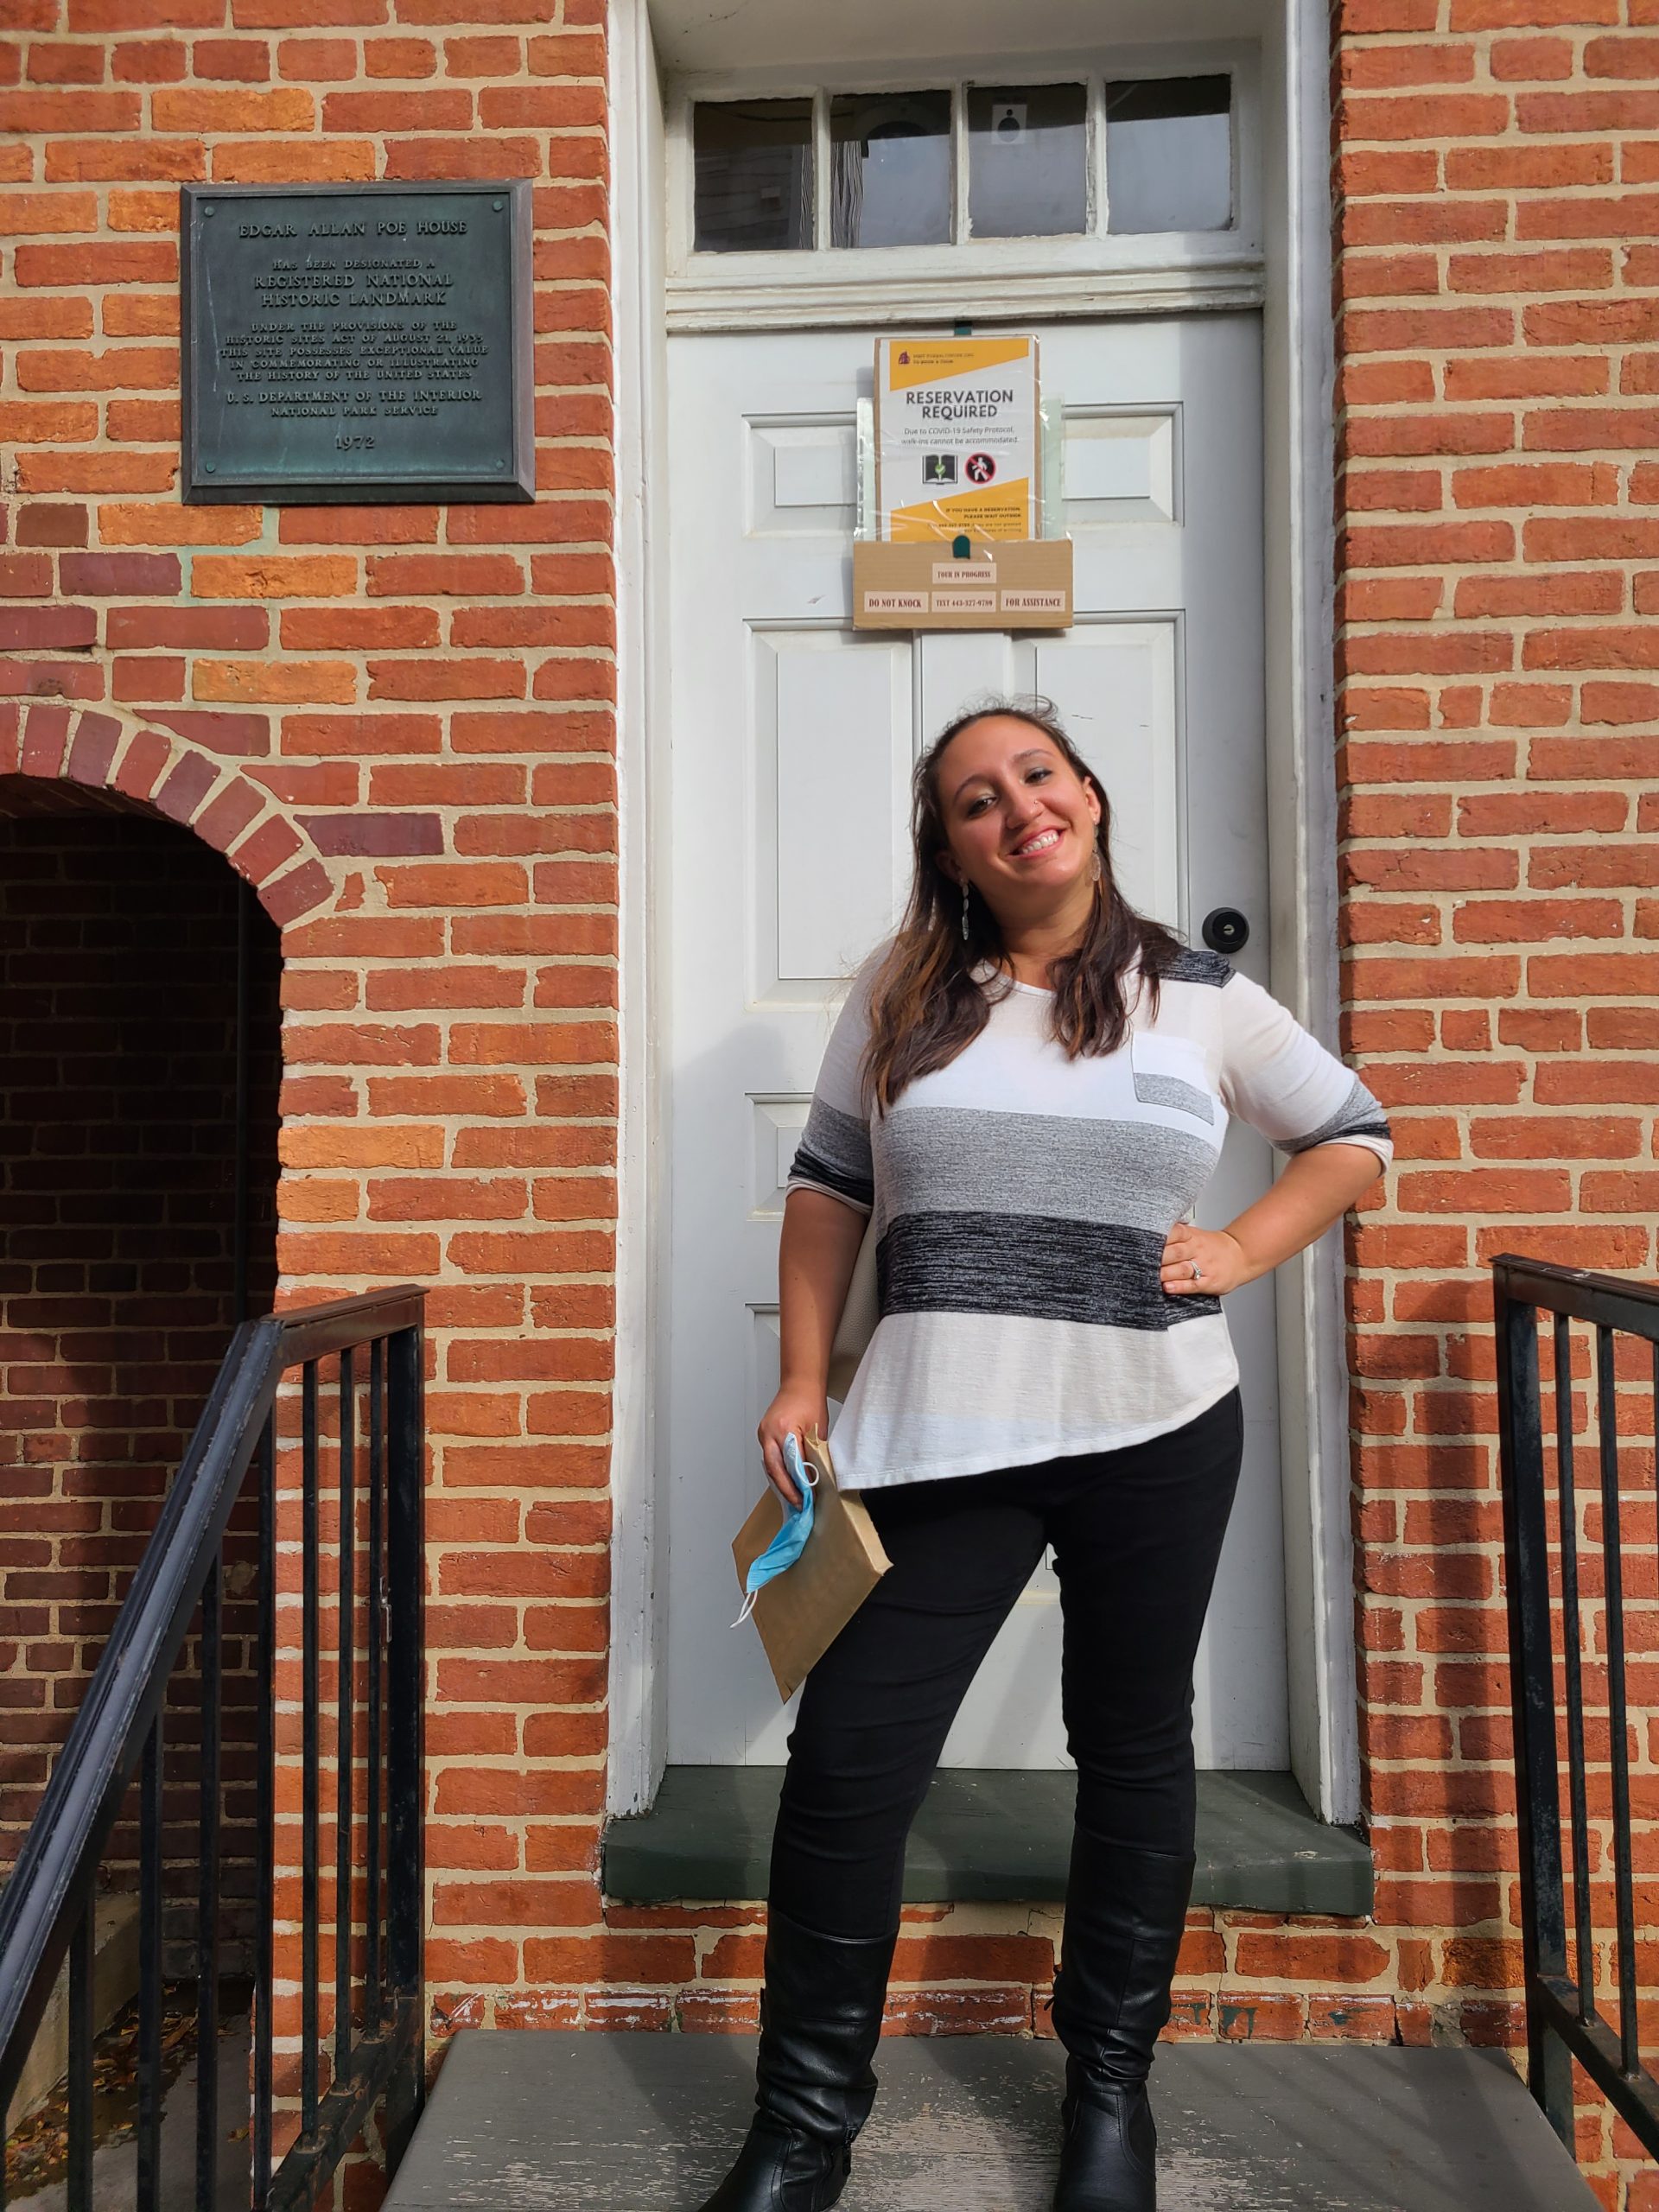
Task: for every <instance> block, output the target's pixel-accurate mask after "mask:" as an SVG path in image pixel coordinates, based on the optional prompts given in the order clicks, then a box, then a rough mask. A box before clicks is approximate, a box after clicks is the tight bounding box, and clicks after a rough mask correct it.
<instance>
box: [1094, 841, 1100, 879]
mask: <svg viewBox="0 0 1659 2212" xmlns="http://www.w3.org/2000/svg"><path fill="white" fill-rule="evenodd" d="M1094 852H1095V869H1094V880H1095V882H1096V883H1098V882H1099V881H1100V846H1099V843H1098V842H1096V845H1095V849H1094Z"/></svg>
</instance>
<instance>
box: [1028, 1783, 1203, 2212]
mask: <svg viewBox="0 0 1659 2212" xmlns="http://www.w3.org/2000/svg"><path fill="white" fill-rule="evenodd" d="M1194 1863H1195V1862H1194V1860H1193V1859H1192V1858H1191V1857H1190V1856H1189V1857H1187V1858H1185V1859H1177V1858H1173V1857H1172V1856H1171V1855H1170V1854H1168V1853H1165V1852H1160V1851H1134V1850H1130V1849H1129V1848H1128V1847H1126V1846H1124V1845H1122V1844H1115V1843H1108V1842H1106V1841H1104V1840H1103V1839H1102V1838H1100V1837H1098V1836H1094V1835H1090V1834H1088V1832H1087V1831H1086V1830H1084V1829H1083V1828H1081V1827H1079V1828H1078V1829H1077V1831H1076V1833H1075V1834H1074V1836H1073V1839H1072V1845H1071V1874H1070V1878H1069V1880H1068V1883H1067V1887H1066V1894H1065V1936H1064V1938H1063V1940H1062V1942H1061V1946H1060V1970H1059V1972H1058V1974H1057V1975H1056V1976H1055V1980H1054V2032H1055V2034H1056V2035H1057V2036H1058V2037H1059V2039H1060V2041H1061V2042H1062V2043H1063V2044H1065V2049H1066V2062H1065V2103H1064V2105H1063V2106H1062V2107H1061V2118H1062V2121H1063V2124H1064V2128H1065V2136H1064V2140H1063V2143H1062V2146H1061V2151H1060V2171H1059V2177H1058V2181H1057V2182H1056V2183H1055V2186H1054V2212H1157V2205H1158V2177H1157V2150H1158V2131H1157V2129H1156V2128H1155V2127H1154V2125H1153V2120H1152V2107H1151V2105H1150V2103H1149V2102H1148V2101H1147V2071H1148V2069H1149V2068H1150V2067H1151V2065H1152V2055H1153V2046H1154V2044H1155V2043H1156V2042H1157V2040H1158V2031H1159V2030H1160V2028H1161V2027H1162V2026H1163V2024H1164V2023H1165V2022H1166V2020H1167V2019H1168V2018H1169V1985H1170V1982H1171V1980H1172V1979H1173V1975H1174V1972H1175V1959H1176V1955H1177V1953H1178V1952H1179V1949H1180V1948H1181V1930H1182V1928H1183V1927H1184V1925H1185V1920H1186V1901H1187V1898H1188V1897H1189V1896H1190V1895H1191V1894H1192V1870H1193V1866H1194Z"/></svg>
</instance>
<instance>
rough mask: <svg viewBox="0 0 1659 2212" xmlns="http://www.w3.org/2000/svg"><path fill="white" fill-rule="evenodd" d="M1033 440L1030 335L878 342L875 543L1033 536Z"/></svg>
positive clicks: (1034, 371)
mask: <svg viewBox="0 0 1659 2212" xmlns="http://www.w3.org/2000/svg"><path fill="white" fill-rule="evenodd" d="M1038 439H1039V422H1038V407H1037V340H1035V339H1034V338H884V339H882V340H880V342H879V343H878V345H877V346H876V349H875V490H876V504H877V507H878V509H879V511H880V523H879V525H878V534H879V536H880V537H883V538H886V539H887V540H889V541H890V542H891V543H894V544H900V545H904V544H915V543H918V541H922V542H932V543H937V542H938V540H939V539H941V538H944V539H947V540H948V539H950V538H954V537H958V536H960V535H961V534H962V533H963V532H964V531H965V532H966V533H967V534H968V536H969V537H975V538H988V537H996V538H1004V537H1014V538H1024V537H1036V536H1037V487H1038V465H1039V464H1038Z"/></svg>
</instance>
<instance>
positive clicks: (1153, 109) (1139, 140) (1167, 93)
mask: <svg viewBox="0 0 1659 2212" xmlns="http://www.w3.org/2000/svg"><path fill="white" fill-rule="evenodd" d="M1231 106H1232V86H1231V81H1230V79H1228V78H1226V77H1154V78H1148V79H1142V80H1140V81H1138V82H1135V83H1127V84H1109V85H1108V86H1107V87H1106V227H1107V229H1108V230H1109V231H1223V230H1225V229H1226V227H1227V226H1228V224H1229V223H1230V222H1231V220H1232V218H1233V148H1232V117H1231Z"/></svg>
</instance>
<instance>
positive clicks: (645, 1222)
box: [606, 0, 668, 1813]
mask: <svg viewBox="0 0 1659 2212" xmlns="http://www.w3.org/2000/svg"><path fill="white" fill-rule="evenodd" d="M609 32H610V49H609V50H610V104H609V124H610V136H611V148H612V159H611V195H610V220H611V239H612V262H611V266H612V272H613V273H612V304H613V313H614V315H615V318H616V321H615V357H614V358H615V374H614V379H613V383H614V393H615V407H616V433H615V438H616V659H617V671H616V677H617V682H616V747H617V786H618V793H617V798H618V804H617V814H618V826H617V839H618V851H619V861H620V868H619V890H618V906H619V915H618V938H619V944H618V953H619V966H620V976H619V992H620V1037H619V1057H620V1063H621V1065H620V1100H619V1108H618V1111H619V1119H620V1129H619V1132H618V1145H617V1224H616V1376H615V1385H614V1393H613V1401H612V1415H611V1421H612V1428H611V1435H612V1445H611V1512H612V1526H613V1537H612V1544H611V1647H610V1667H609V1675H610V1757H609V1760H608V1763H607V1794H606V1802H607V1808H608V1809H609V1810H610V1811H611V1812H613V1813H629V1812H638V1811H639V1810H641V1809H642V1808H644V1807H645V1806H646V1805H648V1804H649V1803H650V1802H651V1800H652V1796H653V1794H654V1793H655V1791H656V1788H657V1783H658V1778H659V1777H660V1776H661V1774H662V1770H663V1762H664V1757H665V1756H666V1745H667V1741H668V1700H667V1699H666V1698H665V1697H664V1696H663V1695H661V1694H660V1680H659V1669H658V1657H657V1655H658V1648H659V1646H660V1643H661V1641H662V1631H663V1625H664V1623H663V1610H664V1599H665V1596H666V1592H665V1590H664V1589H662V1588H660V1587H659V1586H658V1577H657V1574H656V1529H657V1523H658V1497H657V1487H658V1486H657V1478H656V1465H657V1451H656V1438H657V1419H656V1415H657V1400H658V1361H657V1337H658V1313H659V1305H658V1279H659V1274H660V1268H661V1265H662V1262H663V1257H664V1255H663V1251H662V1245H663V1242H664V1240H663V1239H662V1238H661V1237H660V1236H658V1232H657V1224H658V1218H659V1217H660V1216H661V1213H662V1198H661V1193H660V1192H659V1190H658V1179H657V1176H656V1173H655V1167H656V1163H657V1161H658V1160H659V1159H660V1157H661V1149H662V1148H661V1144H660V1141H659V1139H660V1133H661V1125H662V1116H663V1107H662V1086H661V1071H662V1068H663V1065H664V1062H663V1059H662V1058H661V1057H659V1055H658V1051H657V1049H656V1039H655V1016H656V1014H657V1011H658V1007H659V1004H660V1001H661V999H662V997H663V996H664V994H662V993H660V992H659V990H658V977H659V976H661V975H662V973H663V963H662V960H661V957H660V950H661V948H660V944H659V943H658V905H657V901H656V899H654V897H653V895H652V871H651V855H652V852H653V851H654V850H655V849H657V845H658V839H657V836H656V835H655V823H654V816H655V814H656V812H657V811H658V810H657V806H656V791H655V784H654V779H653V778H652V774H651V766H650V749H651V744H652V738H653V735H654V733H655V732H656V731H657V730H658V729H660V728H662V727H663V726H664V723H663V715H662V701H663V694H664V686H665V682H666V677H667V658H668V656H667V653H666V652H665V650H664V645H665V643H666V640H665V637H664V633H663V624H664V620H665V614H664V609H665V607H666V605H667V600H666V596H665V594H664V590H663V588H662V582H663V578H662V569H663V563H662V559H661V555H660V551H659V550H658V547H659V540H658V538H657V537H654V536H653V533H652V526H651V525H652V496H653V487H655V486H660V485H661V484H662V482H663V480H664V472H665V470H666V467H667V454H666V441H665V438H664V432H663V426H662V408H663V404H664V385H665V381H666V379H665V375H664V362H663V359H662V355H663V346H664V338H663V330H662V316H661V301H662V285H663V264H662V246H661V239H662V225H661V222H660V219H659V218H658V210H659V209H660V207H661V206H662V199H663V167H664V164H663V158H662V120H661V118H662V103H661V96H660V94H659V92H658V85H657V64H656V57H655V54H654V53H653V52H652V38H651V20H650V16H649V15H648V14H647V11H646V7H645V0H613V5H612V8H611V12H610V23H609Z"/></svg>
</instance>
